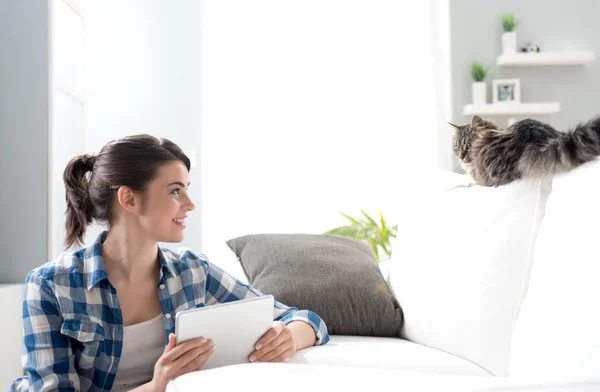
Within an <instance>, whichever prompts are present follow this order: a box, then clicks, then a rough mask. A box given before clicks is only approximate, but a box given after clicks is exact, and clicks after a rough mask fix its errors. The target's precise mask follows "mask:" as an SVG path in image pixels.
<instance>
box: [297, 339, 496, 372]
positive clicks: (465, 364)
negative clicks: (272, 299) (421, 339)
mask: <svg viewBox="0 0 600 392" xmlns="http://www.w3.org/2000/svg"><path fill="white" fill-rule="evenodd" d="M288 362H289V363H304V364H310V365H338V366H352V367H361V368H376V369H393V370H415V371H420V372H430V373H437V374H454V375H462V376H490V373H489V372H488V371H486V370H485V369H483V368H481V367H480V366H477V365H475V364H474V363H473V362H470V361H467V360H465V359H462V358H460V357H457V356H456V355H452V354H448V353H446V352H444V351H440V350H436V349H434V348H429V347H426V346H423V345H421V344H417V343H414V342H411V341H409V340H405V339H398V338H382V337H370V336H332V337H331V340H330V341H329V342H328V343H327V344H326V345H324V346H317V347H309V348H307V349H304V350H301V351H298V352H297V353H296V355H295V356H294V357H292V358H290V359H288Z"/></svg>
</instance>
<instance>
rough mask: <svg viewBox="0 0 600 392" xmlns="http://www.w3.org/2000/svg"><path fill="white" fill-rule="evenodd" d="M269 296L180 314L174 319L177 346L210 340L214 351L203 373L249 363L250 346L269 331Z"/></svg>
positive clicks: (271, 302) (270, 306)
mask: <svg viewBox="0 0 600 392" xmlns="http://www.w3.org/2000/svg"><path fill="white" fill-rule="evenodd" d="M274 303H275V300H274V298H273V296H272V295H265V296H262V297H256V298H250V299H244V300H239V301H232V302H226V303H223V304H217V305H210V306H205V307H202V308H194V309H189V310H184V311H182V312H179V313H177V315H176V316H175V335H176V336H177V344H180V343H183V342H185V341H186V340H190V339H194V338H197V337H205V338H206V339H212V341H213V343H214V351H213V353H212V355H211V356H210V358H208V361H206V364H205V365H204V367H203V369H211V368H216V367H221V366H227V365H236V364H240V363H246V362H249V360H248V357H249V356H250V354H252V352H254V351H255V349H254V345H255V344H256V342H258V340H259V339H260V338H261V337H263V336H264V334H265V333H267V332H268V331H269V329H271V328H272V327H273V305H274Z"/></svg>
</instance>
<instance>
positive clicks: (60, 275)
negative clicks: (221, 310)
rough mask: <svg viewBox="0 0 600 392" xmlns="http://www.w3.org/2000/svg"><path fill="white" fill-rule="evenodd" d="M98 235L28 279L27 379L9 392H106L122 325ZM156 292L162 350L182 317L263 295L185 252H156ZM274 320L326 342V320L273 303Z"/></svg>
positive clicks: (118, 352) (113, 372)
mask: <svg viewBox="0 0 600 392" xmlns="http://www.w3.org/2000/svg"><path fill="white" fill-rule="evenodd" d="M107 235H108V233H107V232H103V233H102V234H100V235H99V236H98V238H97V240H96V242H95V243H94V244H93V245H92V246H90V247H89V248H86V249H81V250H78V251H76V252H73V253H64V254H63V255H61V256H60V257H59V258H58V259H57V260H55V261H53V262H48V263H46V264H44V265H42V266H41V267H38V268H36V269H34V270H32V271H31V272H29V274H28V275H27V278H26V280H25V290H24V301H23V332H24V341H23V356H22V363H23V367H24V369H25V371H26V374H27V376H26V377H22V378H19V379H17V380H15V381H14V382H13V383H12V384H11V386H10V387H9V391H25V390H34V391H49V390H52V391H56V390H58V391H109V390H110V389H111V386H112V384H113V382H114V380H115V376H116V373H117V369H118V367H119V359H120V355H121V351H122V347H123V346H122V344H123V317H122V314H121V309H120V306H119V300H118V298H117V292H116V290H115V288H114V287H113V286H112V285H111V284H110V282H109V280H108V275H107V272H106V268H105V266H104V262H103V259H102V247H101V245H102V243H103V242H104V240H105V239H106V237H107ZM158 256H159V260H160V265H161V269H160V278H159V282H158V292H159V296H160V303H161V307H162V311H163V324H164V329H165V344H166V343H167V341H168V336H169V334H170V333H175V315H176V314H177V313H178V312H179V311H182V310H185V309H190V308H196V307H202V306H210V305H212V304H216V303H223V302H230V301H237V300H240V299H245V298H252V297H257V296H261V295H263V294H262V293H260V292H259V291H257V290H256V289H254V288H252V287H251V286H249V285H247V284H244V283H242V282H240V281H238V280H236V279H235V278H233V277H232V276H231V275H229V274H227V273H226V272H225V271H223V270H222V269H220V268H219V267H217V266H215V265H214V264H211V263H209V261H208V259H207V258H206V256H204V255H203V254H197V253H194V252H193V251H192V250H190V249H187V248H178V249H176V250H170V249H166V248H161V247H159V248H158ZM273 318H274V320H279V321H282V322H284V323H286V324H288V323H290V322H292V321H304V322H306V323H308V324H309V325H310V326H311V327H312V328H313V329H314V331H315V334H316V336H317V342H316V345H321V344H325V343H327V342H328V341H329V334H328V333H327V327H326V325H325V323H324V322H323V320H321V318H320V317H319V316H318V315H316V314H315V313H313V312H311V311H309V310H298V309H296V308H292V307H288V306H286V305H283V304H281V303H279V302H277V301H275V303H274V309H273Z"/></svg>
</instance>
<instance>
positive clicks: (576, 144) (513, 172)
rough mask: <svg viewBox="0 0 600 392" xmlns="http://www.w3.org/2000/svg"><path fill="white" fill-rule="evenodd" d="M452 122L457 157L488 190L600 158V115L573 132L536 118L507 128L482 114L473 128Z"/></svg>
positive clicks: (579, 125)
mask: <svg viewBox="0 0 600 392" xmlns="http://www.w3.org/2000/svg"><path fill="white" fill-rule="evenodd" d="M449 124H450V125H451V126H452V127H453V128H454V136H453V144H454V152H455V154H456V155H457V157H458V159H459V160H460V163H461V165H462V167H463V168H464V169H465V171H466V172H467V174H469V175H470V176H471V177H472V178H473V179H474V180H475V183H476V184H478V185H482V186H487V187H498V186H501V185H506V184H508V183H511V182H513V181H516V180H519V179H525V178H543V177H548V176H551V175H553V174H556V173H564V172H567V171H569V170H572V169H574V168H576V167H577V166H579V165H582V164H583V163H586V162H589V161H592V160H594V159H595V158H596V157H597V156H599V155H600V117H595V118H593V119H591V120H589V121H588V122H586V123H581V124H578V125H576V126H575V127H574V128H573V129H572V130H569V131H567V132H560V131H557V130H556V129H554V128H553V127H551V126H550V125H548V124H546V123H543V122H541V121H537V120H532V119H526V120H521V121H518V122H515V123H514V124H512V125H511V126H509V127H508V128H506V129H503V128H501V127H499V126H498V125H496V124H495V123H494V122H492V121H488V120H483V119H481V117H479V116H474V117H473V119H472V120H471V123H470V124H467V125H454V124H452V123H449Z"/></svg>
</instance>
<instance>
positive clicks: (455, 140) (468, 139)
mask: <svg viewBox="0 0 600 392" xmlns="http://www.w3.org/2000/svg"><path fill="white" fill-rule="evenodd" d="M448 124H450V125H452V128H453V131H454V134H453V137H452V147H453V149H454V153H455V154H456V156H457V157H458V159H460V161H461V162H463V163H469V162H471V156H470V154H469V153H470V152H471V151H472V149H473V143H474V142H475V141H476V140H477V138H478V136H479V135H480V134H481V132H482V131H485V130H488V129H498V127H497V126H496V124H494V123H493V122H491V121H486V120H483V119H482V118H481V117H479V116H474V117H473V118H472V119H471V123H470V124H466V125H455V124H452V123H448Z"/></svg>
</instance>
